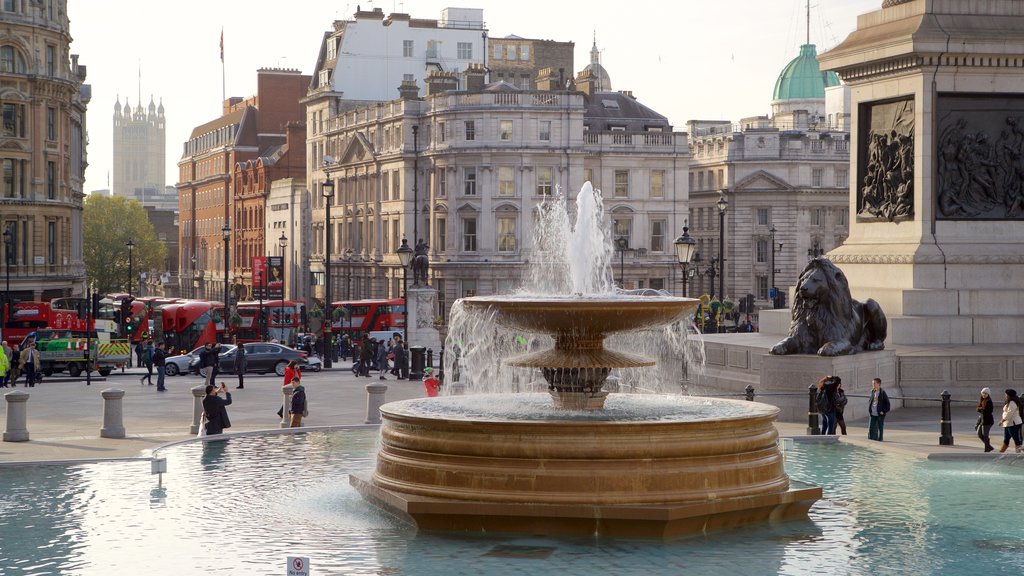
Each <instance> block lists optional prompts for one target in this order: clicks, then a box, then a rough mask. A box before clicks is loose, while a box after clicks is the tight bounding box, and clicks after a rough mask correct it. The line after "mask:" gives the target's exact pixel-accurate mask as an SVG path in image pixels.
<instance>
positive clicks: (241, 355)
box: [235, 344, 248, 390]
mask: <svg viewBox="0 0 1024 576" xmlns="http://www.w3.org/2000/svg"><path fill="white" fill-rule="evenodd" d="M247 367H248V364H247V363H246V361H245V346H243V345H242V344H239V345H238V347H237V348H235V374H236V375H237V376H238V386H237V389H238V390H242V389H244V388H245V369H246V368H247Z"/></svg>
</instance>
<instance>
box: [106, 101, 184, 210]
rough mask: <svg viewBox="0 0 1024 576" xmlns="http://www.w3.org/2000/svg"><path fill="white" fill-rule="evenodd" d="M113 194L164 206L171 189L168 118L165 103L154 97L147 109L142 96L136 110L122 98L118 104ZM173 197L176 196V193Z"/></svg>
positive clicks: (143, 202)
mask: <svg viewBox="0 0 1024 576" xmlns="http://www.w3.org/2000/svg"><path fill="white" fill-rule="evenodd" d="M113 122H114V154H113V161H114V170H113V193H114V195H116V196H123V197H125V198H131V199H133V200H138V201H139V203H140V204H142V205H143V206H155V205H161V204H162V200H163V197H164V196H165V195H166V193H167V191H166V190H165V187H166V185H167V168H166V165H167V162H166V160H167V129H166V127H167V120H166V118H165V116H164V103H163V102H162V101H161V102H160V105H159V106H157V105H156V103H155V102H154V101H153V98H152V97H150V99H149V106H148V107H147V108H146V109H145V110H143V108H142V101H141V97H140V99H139V102H138V103H137V104H136V105H135V109H134V110H133V109H132V107H131V105H129V104H128V102H127V99H126V100H125V104H124V107H123V108H122V106H121V100H120V98H119V99H118V100H117V102H115V103H114V118H113ZM171 198H176V196H174V195H172V196H171Z"/></svg>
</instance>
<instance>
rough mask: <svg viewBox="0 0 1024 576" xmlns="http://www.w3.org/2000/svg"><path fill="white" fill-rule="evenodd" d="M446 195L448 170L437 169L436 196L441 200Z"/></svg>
mask: <svg viewBox="0 0 1024 576" xmlns="http://www.w3.org/2000/svg"><path fill="white" fill-rule="evenodd" d="M447 195H448V170H446V169H445V168H439V169H438V171H437V196H438V197H439V198H443V197H444V196H447Z"/></svg>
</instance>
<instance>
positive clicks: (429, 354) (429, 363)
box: [427, 348, 434, 368]
mask: <svg viewBox="0 0 1024 576" xmlns="http://www.w3.org/2000/svg"><path fill="white" fill-rule="evenodd" d="M427 366H430V367H431V368H433V367H434V349H433V348H427Z"/></svg>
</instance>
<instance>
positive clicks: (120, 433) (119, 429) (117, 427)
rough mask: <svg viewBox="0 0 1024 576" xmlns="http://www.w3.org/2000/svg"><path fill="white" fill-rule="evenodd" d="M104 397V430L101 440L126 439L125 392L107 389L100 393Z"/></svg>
mask: <svg viewBox="0 0 1024 576" xmlns="http://www.w3.org/2000/svg"><path fill="white" fill-rule="evenodd" d="M100 395H101V396H103V428H100V437H101V438H124V436H125V430H124V404H123V402H122V400H123V399H124V390H118V389H116V388H107V389H106V390H104V391H103V392H101V393H100Z"/></svg>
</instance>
